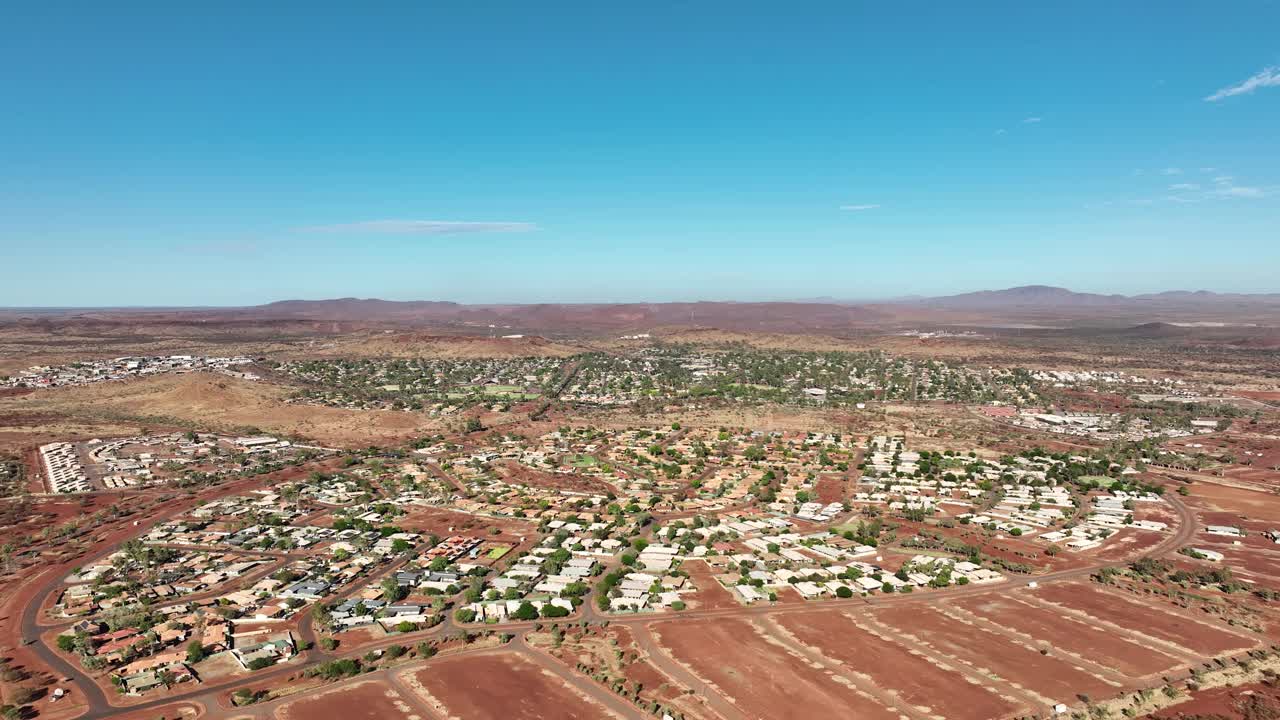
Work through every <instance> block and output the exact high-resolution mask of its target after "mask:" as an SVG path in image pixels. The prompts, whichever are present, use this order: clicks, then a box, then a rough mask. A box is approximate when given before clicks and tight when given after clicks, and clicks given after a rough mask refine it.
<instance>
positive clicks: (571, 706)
mask: <svg viewBox="0 0 1280 720" xmlns="http://www.w3.org/2000/svg"><path fill="white" fill-rule="evenodd" d="M410 677H411V678H412V680H411V681H412V683H414V684H416V685H417V686H419V687H421V688H422V689H423V690H425V692H426V694H428V695H429V696H430V697H428V698H424V700H426V701H427V702H428V704H432V705H434V704H435V703H436V702H438V703H439V704H440V705H443V706H444V708H443V709H444V710H445V711H446V712H447V713H448V715H449V717H451V718H465V719H466V720H487V719H491V720H542V719H543V718H546V717H549V715H548V714H547V712H548V710H547V709H548V708H554V709H555V711H554V717H556V718H564V720H599V718H602V717H609V714H608V713H607V712H606V711H605V709H604V708H602V707H601V706H599V705H597V704H595V703H593V702H589V701H587V700H585V699H583V698H582V697H581V696H580V695H578V693H576V692H574V691H573V690H571V689H570V688H568V687H567V686H566V685H565V684H564V682H563V681H562V680H561V679H560V678H558V677H556V676H554V675H552V674H551V673H550V672H549V671H546V670H543V669H542V668H539V667H538V666H537V665H535V664H533V663H532V662H530V661H529V660H526V659H524V658H523V657H521V656H519V655H516V654H514V653H501V654H499V653H492V654H485V655H466V656H461V657H455V658H446V659H443V660H439V661H433V662H431V663H430V664H429V665H427V666H426V667H424V668H422V669H421V670H418V671H417V672H415V673H413V674H412V675H411V676H410ZM602 692H603V691H602ZM433 700H434V702H433Z"/></svg>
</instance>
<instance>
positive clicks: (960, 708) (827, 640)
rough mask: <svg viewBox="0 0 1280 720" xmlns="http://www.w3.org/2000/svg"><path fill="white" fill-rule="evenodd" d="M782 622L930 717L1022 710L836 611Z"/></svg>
mask: <svg viewBox="0 0 1280 720" xmlns="http://www.w3.org/2000/svg"><path fill="white" fill-rule="evenodd" d="M777 622H778V624H779V625H781V626H782V627H783V628H784V629H786V631H787V632H789V633H791V634H792V635H793V636H795V638H796V639H797V640H799V641H800V642H802V643H804V644H806V645H809V646H811V647H813V648H814V649H815V650H817V651H818V652H820V653H822V654H823V655H825V656H826V657H828V658H831V659H832V660H836V661H838V662H840V663H841V664H842V665H845V666H847V667H848V668H849V669H851V670H853V671H855V672H858V673H861V674H863V675H866V676H868V677H870V678H871V679H872V681H873V682H875V684H876V685H877V686H879V687H880V688H883V689H885V690H892V691H893V692H895V693H897V695H898V697H899V698H900V699H901V700H903V701H904V702H906V703H908V704H910V705H914V706H916V707H918V708H927V711H928V712H929V713H931V714H935V715H942V716H944V717H947V718H954V719H956V720H987V718H994V717H1002V716H1004V715H1007V714H1009V713H1011V712H1013V711H1015V710H1019V707H1018V706H1017V705H1015V704H1014V703H1012V702H1010V701H1008V700H1007V699H1005V698H1002V697H1000V696H998V695H996V694H995V693H993V692H992V691H990V690H988V689H986V688H983V687H980V686H979V685H977V684H974V683H971V682H969V681H967V680H965V678H964V677H963V676H961V675H960V674H959V673H956V672H952V671H950V670H944V669H943V668H941V667H938V666H937V665H935V664H934V663H932V662H930V661H929V660H928V659H926V658H924V657H922V656H920V655H917V654H914V653H912V652H910V651H909V650H907V649H906V648H905V647H903V646H901V645H899V644H897V643H894V642H888V641H885V640H883V639H882V638H879V637H877V636H875V635H873V634H872V633H870V632H867V631H866V630H864V629H862V628H860V627H858V626H857V625H855V624H854V622H853V620H852V619H851V618H849V617H848V616H847V615H844V614H842V613H840V612H839V611H836V610H828V611H823V612H815V613H803V614H797V615H781V616H779V617H778V619H777Z"/></svg>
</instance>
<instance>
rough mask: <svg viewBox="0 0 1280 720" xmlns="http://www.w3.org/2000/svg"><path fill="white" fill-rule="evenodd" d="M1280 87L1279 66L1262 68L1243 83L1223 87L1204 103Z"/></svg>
mask: <svg viewBox="0 0 1280 720" xmlns="http://www.w3.org/2000/svg"><path fill="white" fill-rule="evenodd" d="M1268 87H1280V66H1275V65H1273V66H1271V67H1267V68H1263V69H1262V70H1260V71H1258V72H1257V73H1254V74H1253V75H1252V76H1250V77H1249V78H1247V79H1246V80H1245V81H1244V82H1242V83H1238V84H1236V85H1231V86H1230V87H1224V88H1222V89H1221V90H1219V91H1217V92H1215V93H1214V94H1212V95H1210V96H1208V97H1206V98H1205V99H1204V101H1205V102H1218V101H1219V100H1225V99H1227V98H1229V97H1235V96H1236V95H1249V94H1250V93H1252V92H1253V91H1254V90H1257V89H1259V88H1268Z"/></svg>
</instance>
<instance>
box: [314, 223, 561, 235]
mask: <svg viewBox="0 0 1280 720" xmlns="http://www.w3.org/2000/svg"><path fill="white" fill-rule="evenodd" d="M537 229H538V226H537V225H535V224H533V223H526V222H469V221H458V220H366V221H362V222H353V223H338V224H335V225H315V226H312V227H306V228H302V230H303V231H304V232H322V233H385V234H393V235H456V234H462V233H513V232H530V231H532V230H537Z"/></svg>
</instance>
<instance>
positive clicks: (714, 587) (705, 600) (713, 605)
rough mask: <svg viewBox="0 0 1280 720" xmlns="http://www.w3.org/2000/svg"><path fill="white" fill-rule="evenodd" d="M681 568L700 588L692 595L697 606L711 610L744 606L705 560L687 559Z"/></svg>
mask: <svg viewBox="0 0 1280 720" xmlns="http://www.w3.org/2000/svg"><path fill="white" fill-rule="evenodd" d="M680 569H682V570H684V571H685V572H687V573H689V580H691V581H692V582H693V586H694V587H696V588H697V589H698V592H697V593H696V594H694V595H692V596H691V599H692V600H693V602H694V603H696V604H697V607H699V608H703V609H709V610H715V609H720V608H736V607H742V604H741V603H739V602H738V601H737V600H736V599H734V597H733V591H731V590H728V589H726V588H725V587H724V586H723V585H721V584H720V581H719V580H716V576H715V573H713V572H712V571H711V568H710V567H709V566H708V565H707V564H706V563H705V562H703V561H701V560H686V561H685V562H684V564H683V565H682V566H681V568H680Z"/></svg>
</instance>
